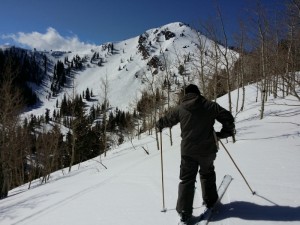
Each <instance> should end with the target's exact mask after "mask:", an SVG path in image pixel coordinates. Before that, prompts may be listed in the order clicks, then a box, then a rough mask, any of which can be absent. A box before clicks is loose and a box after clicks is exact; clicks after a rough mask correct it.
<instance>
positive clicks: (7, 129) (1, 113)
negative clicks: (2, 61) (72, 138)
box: [0, 62, 24, 198]
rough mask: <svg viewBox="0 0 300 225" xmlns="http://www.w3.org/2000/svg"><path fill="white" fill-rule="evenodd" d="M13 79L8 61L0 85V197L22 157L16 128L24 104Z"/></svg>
mask: <svg viewBox="0 0 300 225" xmlns="http://www.w3.org/2000/svg"><path fill="white" fill-rule="evenodd" d="M13 79H14V73H13V68H12V65H11V63H10V62H8V64H7V65H6V67H5V71H4V74H2V83H1V86H0V105H1V107H0V138H1V139H0V198H3V197H6V196H7V193H8V191H9V190H10V188H11V187H12V186H13V182H14V180H13V177H14V176H13V171H14V170H15V166H17V165H16V164H15V162H17V161H18V162H20V160H21V163H22V159H18V158H19V155H18V151H22V149H20V146H21V145H20V142H19V141H20V140H18V136H17V129H18V127H19V122H20V117H19V115H20V112H21V110H22V108H23V106H24V105H23V100H22V97H21V93H20V91H19V90H18V89H17V88H16V87H14V85H13Z"/></svg>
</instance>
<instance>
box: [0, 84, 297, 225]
mask: <svg viewBox="0 0 300 225" xmlns="http://www.w3.org/2000/svg"><path fill="white" fill-rule="evenodd" d="M236 93H237V92H236V91H235V92H233V93H232V94H233V95H232V97H233V102H236V101H235V100H236ZM255 95H256V88H255V87H254V86H249V87H247V88H246V105H245V110H244V111H243V112H240V113H238V114H237V117H236V128H237V136H236V139H237V142H236V143H232V142H231V140H228V141H229V142H228V143H227V142H226V140H223V143H224V144H225V146H226V148H228V150H229V151H230V154H231V155H232V157H233V158H234V160H235V162H236V163H237V164H238V166H239V167H240V169H241V171H242V172H243V173H244V175H245V177H246V178H247V180H248V182H249V184H250V185H251V187H252V188H253V190H254V191H256V193H257V194H256V195H252V193H251V192H250V190H249V189H248V187H247V186H246V184H245V182H244V181H243V179H242V177H241V175H240V174H239V173H238V171H237V170H236V168H235V167H234V165H233V163H232V162H231V160H230V158H229V157H228V155H227V153H226V152H225V151H224V150H223V148H222V147H221V149H220V150H219V152H218V155H217V159H216V162H215V167H216V173H217V185H219V184H220V182H221V180H222V178H223V176H224V175H225V174H230V175H231V176H232V177H233V178H234V180H233V181H232V183H231V184H230V186H229V188H228V190H227V192H226V193H225V196H224V197H223V200H222V203H223V206H222V208H221V211H220V212H219V214H216V215H214V217H213V220H212V222H211V224H231V225H234V224H236V225H244V224H247V225H248V224H260V225H266V224H270V225H274V224H276V225H277V224H285V225H286V224H300V195H299V193H300V176H299V171H300V163H299V159H300V151H299V150H300V132H299V127H300V123H299V121H300V108H299V101H297V100H296V99H294V98H293V97H287V98H286V99H279V98H278V99H275V100H272V98H271V99H270V100H269V101H268V103H267V106H266V113H265V118H264V119H263V120H260V119H259V109H260V103H259V102H258V103H256V102H255V97H256V96H255ZM218 102H219V104H221V105H222V106H224V107H225V108H226V107H227V96H223V97H222V98H220V99H218ZM291 105H294V106H291ZM296 105H298V106H296ZM219 129H220V125H219V124H216V130H219ZM173 139H174V144H173V146H170V141H169V136H168V129H165V130H163V156H164V181H165V202H166V208H167V212H166V213H162V212H161V210H162V191H161V171H160V168H161V167H160V151H158V150H157V149H156V142H155V140H154V137H153V136H143V137H142V138H141V140H134V141H133V142H132V144H133V145H132V144H131V143H130V142H126V143H124V144H122V145H120V146H119V147H117V148H116V149H113V150H111V151H110V152H109V154H108V156H107V157H105V158H104V157H102V162H103V164H104V165H105V166H107V168H108V169H107V170H106V169H105V168H104V167H103V166H102V165H101V164H100V163H99V160H100V159H99V157H97V158H95V159H93V160H89V161H87V162H84V163H82V164H81V165H75V166H74V167H73V168H72V172H71V173H67V170H65V171H64V172H62V171H57V172H55V173H53V174H52V175H51V179H50V181H49V182H48V183H47V184H43V185H40V180H36V181H34V182H33V184H32V187H31V189H29V190H28V189H27V188H28V185H27V184H25V185H23V186H21V187H18V188H16V189H14V190H11V191H10V192H9V196H8V197H7V198H6V199H3V200H1V201H0V224H1V225H27V224H28V225H41V224H42V225H53V224H55V225H71V224H72V225H83V224H84V225H95V224H101V225H115V224H122V225H141V224H142V225H153V224H155V225H174V224H177V222H178V220H179V218H178V215H177V213H176V211H175V206H176V200H177V186H178V182H179V178H178V177H179V164H180V140H181V138H180V129H179V126H178V125H177V126H175V127H174V128H173ZM133 146H134V148H133ZM143 147H144V148H145V149H147V150H148V151H149V152H150V154H149V155H147V154H145V152H144V150H143ZM63 173H64V174H65V175H63ZM196 187H197V188H196V191H195V201H194V214H195V215H199V214H200V213H201V211H202V210H203V209H204V208H203V207H201V203H202V199H201V194H200V193H201V188H200V184H199V182H197V183H196Z"/></svg>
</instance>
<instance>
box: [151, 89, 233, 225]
mask: <svg viewBox="0 0 300 225" xmlns="http://www.w3.org/2000/svg"><path fill="white" fill-rule="evenodd" d="M215 120H217V121H218V122H220V123H221V124H222V129H221V131H220V132H216V133H214V127H213V126H214V123H215ZM179 122H180V128H181V137H182V141H181V165H180V180H181V182H180V183H179V187H178V200H177V206H176V210H177V212H178V213H179V215H180V217H181V224H187V222H188V221H189V219H190V218H191V216H192V213H193V199H194V189H195V182H196V176H197V172H198V169H199V167H200V170H199V173H200V181H201V188H202V198H203V203H204V204H205V205H206V206H207V207H208V208H211V207H212V206H213V205H214V204H215V202H216V201H217V199H218V193H217V188H216V174H215V170H214V160H215V158H216V152H217V140H216V139H217V138H227V137H229V136H232V135H233V134H234V131H235V129H234V128H235V125H234V118H233V116H232V115H231V113H230V112H229V111H227V110H225V109H224V108H222V107H221V106H220V105H218V104H217V103H215V102H211V101H208V100H207V99H205V98H204V97H203V96H202V95H201V93H200V91H199V89H198V87H197V86H196V85H193V84H190V85H188V86H187V87H186V88H185V95H184V97H183V99H182V102H181V104H180V105H178V106H177V107H176V108H175V109H174V110H172V111H171V112H170V113H168V114H167V115H166V116H164V117H162V118H160V119H159V120H158V122H157V123H156V126H157V128H158V129H159V131H160V132H161V131H162V129H163V128H165V127H172V126H174V125H175V124H177V123H179Z"/></svg>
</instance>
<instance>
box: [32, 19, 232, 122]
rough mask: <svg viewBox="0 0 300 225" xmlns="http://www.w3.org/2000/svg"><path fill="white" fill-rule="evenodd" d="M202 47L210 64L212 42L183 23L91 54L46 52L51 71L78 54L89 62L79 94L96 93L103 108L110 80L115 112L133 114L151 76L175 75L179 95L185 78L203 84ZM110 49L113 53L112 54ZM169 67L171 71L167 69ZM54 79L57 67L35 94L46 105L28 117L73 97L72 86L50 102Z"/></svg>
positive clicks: (78, 82)
mask: <svg viewBox="0 0 300 225" xmlns="http://www.w3.org/2000/svg"><path fill="white" fill-rule="evenodd" d="M199 42H201V43H202V44H203V45H204V46H205V49H206V54H207V55H206V56H205V60H206V62H207V63H208V64H209V61H211V60H212V59H211V58H209V57H208V55H209V54H210V52H212V51H213V42H212V41H211V40H209V39H207V38H206V37H204V36H202V35H200V34H199V33H198V32H197V31H196V30H194V29H192V28H190V27H189V26H187V25H185V24H183V23H180V22H176V23H171V24H167V25H165V26H162V27H160V28H155V29H150V30H148V31H146V32H144V33H143V34H141V35H140V36H137V37H133V38H131V39H128V40H123V41H119V42H116V43H105V44H103V45H100V46H96V47H94V48H92V49H86V50H82V51H72V52H71V51H66V52H63V51H47V52H43V53H44V54H46V55H47V57H48V58H49V59H50V60H51V62H52V64H53V65H52V67H53V66H54V64H55V63H56V62H57V61H58V60H60V61H61V62H64V59H65V58H66V57H68V59H72V58H73V57H74V56H76V55H79V56H80V57H81V58H86V62H85V63H84V65H83V67H84V69H83V70H80V71H76V72H75V80H74V87H75V91H76V93H79V94H81V93H82V92H83V91H85V90H86V89H87V88H89V90H93V93H94V95H95V98H94V99H96V100H97V101H99V103H100V104H101V103H102V101H103V91H102V89H101V80H103V79H105V76H107V78H108V83H109V90H108V91H109V92H108V98H109V102H110V105H111V107H118V108H119V109H123V110H130V109H132V105H133V103H134V101H136V100H137V99H138V98H140V96H141V92H142V91H143V90H145V89H146V88H147V82H146V81H145V80H146V79H147V78H150V77H151V76H152V73H155V74H157V76H156V78H155V79H158V80H160V81H161V82H162V81H163V79H164V77H165V74H166V69H167V70H168V72H169V73H170V74H171V75H172V76H171V78H170V79H171V81H172V84H173V86H172V90H173V91H175V92H176V91H177V90H178V87H177V86H176V85H174V83H175V82H177V83H179V84H180V85H181V86H182V84H183V83H184V81H183V79H186V81H185V82H188V81H193V82H195V83H199V82H198V75H197V74H196V70H195V66H197V60H196V59H197V58H199V49H198V47H199ZM112 45H113V52H112V51H111V46H112ZM221 49H222V47H221ZM37 51H38V50H37ZM230 52H231V53H232V57H233V58H232V60H235V58H236V57H237V55H236V53H235V52H233V51H230ZM94 54H98V55H99V58H96V59H93V60H92V58H93V55H94ZM155 59H159V63H157V65H156V66H157V68H154V67H153V68H154V69H153V71H152V72H151V71H150V70H149V68H148V67H149V66H148V65H147V64H149V63H151V62H152V63H153V62H154V61H155ZM100 60H101V62H102V65H101V66H99V65H98V63H99V62H100ZM188 60H190V61H188ZM165 61H166V62H165ZM165 64H166V65H167V68H165ZM210 64H212V62H211V63H210ZM152 65H153V64H152ZM179 65H184V69H185V71H184V73H185V77H183V76H182V75H180V74H179V69H178V68H179ZM221 66H222V65H220V67H221ZM65 67H66V66H65ZM52 76H53V68H50V69H49V72H48V77H49V78H50V79H46V84H45V86H46V87H45V88H44V89H42V90H40V89H39V90H36V91H38V93H37V94H38V96H39V98H40V100H41V101H42V104H41V107H38V108H34V109H29V110H28V111H27V113H26V116H28V115H30V114H34V115H42V114H44V113H45V109H46V108H48V109H50V111H51V112H50V114H51V113H52V111H53V110H54V109H55V108H56V106H55V105H56V101H57V100H58V101H59V102H61V100H62V98H63V95H64V94H65V93H67V94H68V93H69V94H68V95H69V96H71V95H72V94H71V93H72V91H73V90H72V88H71V87H72V84H69V85H67V86H68V87H69V88H64V89H63V90H62V91H61V92H60V93H59V95H58V96H54V97H53V96H52V97H51V98H50V99H49V97H48V96H49V93H51V91H50V86H51V77H52ZM156 85H157V86H159V85H158V84H156ZM86 103H87V104H88V105H89V106H91V105H93V104H95V102H86Z"/></svg>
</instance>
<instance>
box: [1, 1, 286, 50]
mask: <svg viewBox="0 0 300 225" xmlns="http://www.w3.org/2000/svg"><path fill="white" fill-rule="evenodd" d="M254 1H255V0H218V1H215V0H184V1H183V0H127V1H125V0H0V7H1V13H0V45H3V44H12V45H17V46H22V47H27V48H33V47H37V48H45V49H46V48H56V45H58V46H57V48H59V47H63V46H64V45H66V44H68V43H71V45H72V44H73V45H74V46H75V45H82V46H83V45H85V44H91V45H94V44H96V45H100V44H102V43H105V42H109V41H113V42H115V41H121V40H124V39H128V38H131V37H135V36H138V35H140V34H141V33H143V32H144V31H146V30H148V29H151V28H155V27H160V26H162V25H165V24H167V23H171V22H184V23H187V24H190V25H193V26H197V24H199V23H200V21H201V22H204V21H206V20H208V19H210V18H215V15H216V2H217V3H218V4H219V6H220V8H221V11H222V13H223V17H224V21H225V24H226V29H227V30H228V32H230V33H232V32H234V31H235V30H236V29H237V27H238V21H239V19H240V18H242V17H244V16H245V12H246V10H247V9H249V8H251V7H252V6H253V2H254ZM262 2H263V4H265V5H266V6H267V7H268V8H269V9H272V8H273V7H275V5H277V4H278V2H281V1H280V0H262ZM40 39H42V41H40ZM50 42H51V43H50Z"/></svg>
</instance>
